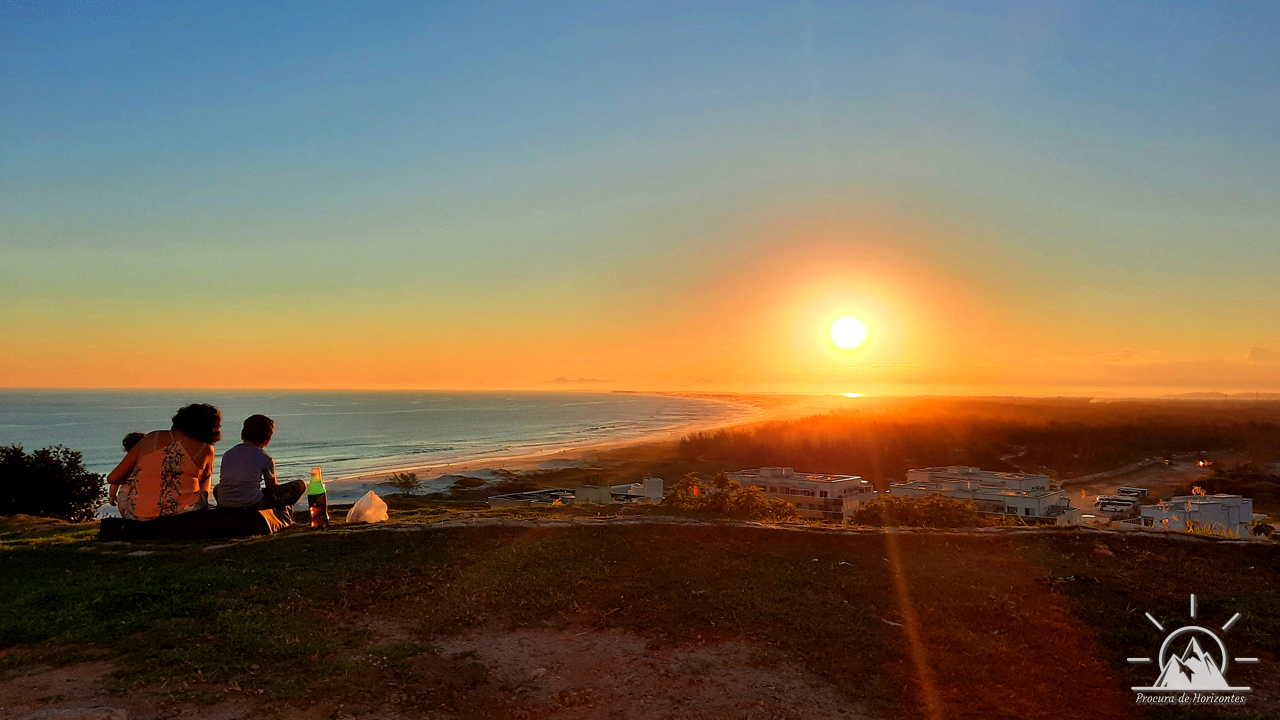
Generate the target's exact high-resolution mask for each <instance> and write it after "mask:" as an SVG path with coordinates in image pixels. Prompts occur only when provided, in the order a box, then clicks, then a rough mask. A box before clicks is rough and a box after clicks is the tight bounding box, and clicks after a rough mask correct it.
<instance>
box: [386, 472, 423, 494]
mask: <svg viewBox="0 0 1280 720" xmlns="http://www.w3.org/2000/svg"><path fill="white" fill-rule="evenodd" d="M387 484H388V485H390V486H391V487H393V488H395V489H397V490H399V491H400V492H402V493H404V494H406V495H412V494H413V493H414V491H416V490H421V489H422V481H421V480H419V479H418V473H415V472H398V473H393V474H392V475H391V479H390V480H388V481H387Z"/></svg>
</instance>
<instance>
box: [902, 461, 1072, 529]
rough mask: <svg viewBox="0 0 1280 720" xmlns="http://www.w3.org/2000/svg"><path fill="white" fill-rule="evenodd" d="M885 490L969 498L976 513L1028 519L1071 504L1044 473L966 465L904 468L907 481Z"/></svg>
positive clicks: (1053, 513) (1048, 515)
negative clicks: (1035, 473) (1009, 471)
mask: <svg viewBox="0 0 1280 720" xmlns="http://www.w3.org/2000/svg"><path fill="white" fill-rule="evenodd" d="M889 492H890V493H892V494H894V495H902V496H904V497H911V498H923V497H928V496H929V495H932V494H933V493H938V494H939V495H942V496H944V497H949V498H954V499H956V500H965V501H971V502H972V503H973V505H974V507H975V508H976V509H977V510H978V512H988V513H1000V514H1004V515H1022V516H1024V517H1029V518H1031V517H1033V518H1051V517H1056V516H1058V515H1060V514H1062V513H1063V512H1065V511H1066V510H1067V509H1068V508H1070V507H1071V500H1070V499H1068V498H1067V493H1066V491H1065V490H1063V489H1062V486H1061V485H1059V484H1055V483H1054V482H1053V479H1052V478H1050V477H1049V476H1048V475H1033V474H1030V473H1005V472H992V471H989V470H982V469H980V468H976V467H969V466H967V465H951V466H948V467H933V468H922V469H918V470H908V471H907V481H906V482H900V483H893V484H892V485H890V486H889Z"/></svg>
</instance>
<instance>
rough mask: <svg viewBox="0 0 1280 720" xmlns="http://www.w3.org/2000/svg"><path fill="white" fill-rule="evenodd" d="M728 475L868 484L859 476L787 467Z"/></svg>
mask: <svg viewBox="0 0 1280 720" xmlns="http://www.w3.org/2000/svg"><path fill="white" fill-rule="evenodd" d="M730 474H731V475H746V476H750V477H755V478H759V479H762V480H764V479H768V480H777V481H796V480H800V481H805V482H825V483H836V482H849V481H851V480H857V481H861V482H864V483H869V481H867V480H863V479H862V476H861V475H836V474H833V473H808V472H796V471H795V468H789V467H760V468H750V469H747V470H739V471H737V472H735V473H730Z"/></svg>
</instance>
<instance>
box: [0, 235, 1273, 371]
mask: <svg viewBox="0 0 1280 720" xmlns="http://www.w3.org/2000/svg"><path fill="white" fill-rule="evenodd" d="M750 224H751V225H752V226H753V229H752V230H750V231H746V232H743V231H740V230H736V229H734V228H727V229H726V230H725V231H724V232H722V233H721V235H720V236H719V237H718V238H717V239H716V240H715V242H714V243H713V244H714V245H715V246H716V247H719V248H723V251H717V252H715V253H713V254H712V255H711V256H709V257H707V258H706V259H705V260H702V261H699V263H694V265H696V266H698V267H702V268H703V269H706V270H708V272H707V274H706V275H702V274H698V273H694V272H692V271H690V270H681V271H679V272H676V273H674V274H673V275H672V276H671V277H669V278H668V279H666V280H665V281H664V283H665V284H664V285H661V286H659V287H657V288H656V290H655V289H654V288H652V287H650V286H648V285H644V284H637V283H635V282H631V281H627V280H624V279H623V276H620V275H619V276H611V275H609V274H608V273H605V274H604V276H602V277H598V278H587V279H583V280H581V281H580V282H581V283H586V284H587V286H588V287H589V288H590V290H591V293H592V297H594V298H595V300H594V301H592V302H583V301H581V299H580V296H579V295H578V294H575V293H574V292H570V291H569V290H568V289H567V288H568V287H569V286H564V287H559V288H549V289H548V290H547V292H546V293H545V294H544V295H542V296H528V297H525V296H523V295H521V294H520V293H515V294H512V293H510V292H509V291H508V290H506V289H504V288H502V287H492V288H488V290H487V292H486V293H484V294H482V295H479V296H476V297H473V296H471V295H469V294H467V293H462V294H461V295H459V296H458V297H457V298H456V299H453V300H449V299H448V298H442V299H441V300H440V301H439V302H436V301H434V300H432V301H430V302H428V301H427V300H428V298H427V297H423V298H421V299H414V296H412V295H409V296H405V297H404V298H401V299H399V300H396V301H393V300H392V298H391V297H389V296H378V295H375V296H372V297H361V296H354V295H343V294H338V295H337V296H333V295H326V294H324V293H321V294H314V293H311V292H309V291H308V292H304V291H292V292H291V293H290V294H289V295H287V296H281V297H280V298H279V299H278V300H276V301H275V302H273V303H269V304H268V305H267V309H266V310H265V311H259V310H255V309H253V307H252V306H250V305H249V304H247V303H245V302H243V301H241V300H237V301H236V302H235V304H232V305H230V306H229V307H230V308H231V309H230V311H229V312H227V313H225V316H224V317H222V318H219V319H216V320H213V321H211V322H209V323H189V324H185V325H184V324H176V325H174V326H173V328H172V329H171V330H170V331H168V332H170V337H169V338H168V339H167V340H166V342H164V343H149V342H139V340H138V339H137V338H136V337H135V334H134V332H133V331H132V330H131V323H132V322H133V315H132V314H131V313H130V312H124V311H121V310H120V309H118V308H111V306H110V303H109V302H105V303H104V302H102V301H96V302H95V306H96V309H92V310H91V309H90V308H89V307H88V306H85V307H82V308H79V309H76V308H74V307H73V308H70V309H68V308H61V309H60V312H61V313H62V315H63V319H62V320H61V321H55V320H53V319H52V318H51V317H39V316H32V317H30V318H29V319H28V322H25V323H22V324H20V326H19V327H18V328H16V330H17V331H16V332H13V333H10V334H8V335H7V336H6V337H5V338H4V339H3V340H0V347H3V351H4V352H3V354H0V374H2V376H3V381H0V382H2V383H3V385H4V386H7V387H136V388H160V387H173V388H264V389H334V390H337V389H371V390H379V389H385V390H396V389H400V390H407V389H440V390H486V389H492V390H512V389H523V390H556V389H575V390H620V389H625V390H641V391H642V390H658V391H668V390H698V391H710V392H714V391H719V390H724V391H733V392H751V391H763V392H800V393H841V392H844V391H845V390H846V389H847V388H849V387H850V386H854V387H857V388H860V389H861V390H860V392H862V393H863V394H876V395H913V394H948V395H968V394H978V395H989V394H1034V395H1053V394H1062V393H1064V392H1066V393H1082V394H1088V393H1093V394H1103V395H1126V396H1143V395H1153V394H1161V393H1165V392H1185V391H1200V390H1221V391H1227V392H1232V391H1248V390H1254V389H1260V390H1264V391H1265V390H1268V389H1276V388H1280V373H1278V372H1277V370H1278V369H1280V363H1277V362H1271V361H1269V360H1268V359H1267V358H1268V356H1266V355H1265V352H1267V351H1265V350H1260V349H1258V348H1254V350H1255V351H1258V353H1260V354H1259V359H1257V360H1246V359H1244V358H1240V359H1238V360H1234V361H1233V360H1230V359H1227V358H1223V357H1221V356H1217V357H1215V356H1213V355H1210V354H1208V353H1206V352H1204V350H1203V345H1204V343H1200V342H1186V343H1182V342H1181V341H1179V343H1178V344H1180V345H1182V346H1183V347H1180V348H1177V352H1175V351H1174V348H1173V346H1172V345H1171V343H1170V342H1168V341H1164V340H1161V339H1160V338H1159V337H1158V334H1157V336H1156V337H1155V338H1154V339H1153V336H1152V334H1151V333H1150V332H1144V333H1143V334H1142V335H1141V336H1140V337H1134V338H1130V340H1132V341H1133V342H1134V344H1141V345H1145V347H1146V349H1143V350H1132V349H1127V348H1126V347H1125V346H1123V345H1121V344H1120V343H1121V342H1122V341H1121V339H1120V334H1121V333H1118V331H1117V329H1116V328H1113V327H1109V326H1108V325H1106V324H1105V323H1103V322H1098V323H1095V324H1093V325H1092V326H1090V327H1088V328H1087V332H1083V333H1082V332H1077V331H1075V330H1073V329H1072V326H1073V323H1074V322H1075V321H1074V320H1073V319H1072V318H1071V317H1069V316H1063V315H1061V313H1060V311H1059V310H1058V309H1055V308H1053V307H1035V306H1034V305H1028V304H1027V303H1025V302H1019V299H1020V298H1021V296H1022V295H1023V294H1025V293H1027V292H1029V290H1030V289H1031V287H1032V285H1033V283H1030V282H1028V283H1014V284H1009V285H1007V286H1004V287H998V288H995V289H989V288H988V289H984V292H981V293H979V292H975V291H974V278H975V276H976V275H975V273H979V272H982V269H981V264H982V263H984V262H987V261H988V260H991V261H992V262H995V260H992V258H990V257H988V256H982V255H980V256H974V257H970V258H968V259H965V260H959V259H957V258H955V257H950V256H948V254H947V253H935V256H934V257H933V258H932V260H931V261H926V260H923V259H922V258H924V257H926V256H925V255H923V254H922V253H920V252H919V251H918V248H919V247H920V245H921V244H922V243H925V242H930V243H935V244H941V245H943V246H946V245H947V244H954V243H958V242H960V240H959V239H957V238H958V237H961V236H962V235H963V229H955V230H945V231H944V230H940V229H939V228H937V227H931V226H919V225H915V224H912V223H907V222H902V221H900V220H890V219H885V218H882V217H877V216H875V215H870V216H865V217H861V218H859V219H853V220H840V221H835V220H832V221H824V222H795V221H791V220H787V219H786V218H783V219H781V220H779V221H775V222H772V223H766V224H763V225H762V224H760V223H750ZM732 247H738V248H744V247H745V248H752V250H751V251H750V252H745V253H743V252H738V253H736V254H730V253H729V252H728V249H729V248H732ZM708 263H711V265H708ZM717 263H718V264H717ZM713 266H714V272H711V271H710V268H711V267H713ZM998 269H999V270H1000V272H1005V271H1004V270H1003V269H1002V268H998ZM615 280H616V281H617V282H614V281H615ZM172 307H173V309H174V310H175V311H177V312H178V313H182V314H190V315H192V316H199V314H200V310H198V309H197V308H195V307H193V306H191V305H190V301H179V302H175V303H174V304H173V305H172ZM851 310H852V312H851ZM845 316H849V317H855V318H857V322H859V323H863V327H864V328H866V331H867V334H866V335H865V337H864V341H863V342H860V343H857V345H856V347H853V348H840V347H838V346H837V345H836V343H834V342H833V340H832V337H831V331H832V329H833V327H834V323H836V322H838V321H839V319H840V318H842V317H845ZM1053 328H1058V330H1057V331H1056V332H1051V330H1052V329H1053ZM856 334H859V333H855V335H856ZM1242 354H1243V352H1242ZM1276 357H1277V358H1280V353H1277V355H1276Z"/></svg>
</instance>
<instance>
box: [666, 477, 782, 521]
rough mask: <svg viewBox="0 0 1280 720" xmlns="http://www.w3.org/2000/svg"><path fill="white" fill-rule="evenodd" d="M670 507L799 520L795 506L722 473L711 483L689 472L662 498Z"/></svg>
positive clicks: (723, 513)
mask: <svg viewBox="0 0 1280 720" xmlns="http://www.w3.org/2000/svg"><path fill="white" fill-rule="evenodd" d="M662 504H663V505H665V506H667V507H674V508H679V509H681V510H697V511H702V512H709V513H714V514H716V515H723V516H725V517H731V518H738V519H741V520H790V519H794V518H795V517H797V515H796V509H795V506H793V505H792V504H791V503H789V502H786V501H785V500H782V499H780V498H770V497H769V496H767V495H765V494H764V491H763V490H761V489H760V488H758V487H755V486H754V485H753V486H749V487H745V488H744V487H743V486H742V485H740V484H739V483H736V482H734V481H733V480H730V479H729V478H728V477H726V476H725V474H724V473H720V474H719V475H716V476H715V477H713V478H711V479H710V480H707V479H704V478H702V477H701V476H700V475H698V473H689V474H688V475H685V476H684V478H682V479H680V480H677V481H676V483H675V485H673V486H672V488H671V492H669V493H667V496H666V497H665V498H663V499H662Z"/></svg>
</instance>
